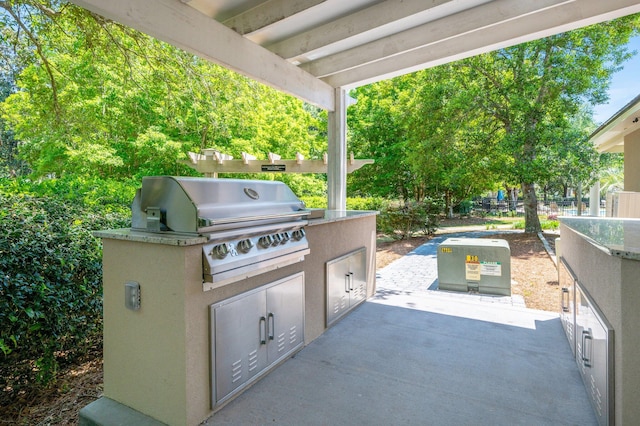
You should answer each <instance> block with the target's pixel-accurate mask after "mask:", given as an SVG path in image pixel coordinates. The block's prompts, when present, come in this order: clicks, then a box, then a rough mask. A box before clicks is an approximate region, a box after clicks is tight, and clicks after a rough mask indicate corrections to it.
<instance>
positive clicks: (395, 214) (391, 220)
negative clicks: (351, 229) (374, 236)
mask: <svg viewBox="0 0 640 426" xmlns="http://www.w3.org/2000/svg"><path fill="white" fill-rule="evenodd" d="M442 209H443V204H442V202H440V201H438V200H432V199H426V200H424V201H423V202H419V203H418V202H409V203H405V204H404V205H401V206H395V205H388V206H386V207H384V208H383V209H382V211H381V212H380V215H379V217H378V231H379V232H382V233H384V234H386V235H388V236H390V237H392V238H397V239H404V238H408V237H410V236H411V234H413V233H415V232H422V233H424V234H432V233H433V232H434V231H435V230H436V229H437V228H438V223H439V215H440V213H441V212H442Z"/></svg>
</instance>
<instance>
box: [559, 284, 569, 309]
mask: <svg viewBox="0 0 640 426" xmlns="http://www.w3.org/2000/svg"><path fill="white" fill-rule="evenodd" d="M565 296H566V298H567V304H566V305H565V304H564V300H565ZM560 306H561V308H562V312H569V289H568V288H566V287H563V288H562V295H561V296H560Z"/></svg>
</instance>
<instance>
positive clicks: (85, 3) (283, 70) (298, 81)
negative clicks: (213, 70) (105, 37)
mask: <svg viewBox="0 0 640 426" xmlns="http://www.w3.org/2000/svg"><path fill="white" fill-rule="evenodd" d="M71 1H72V2H73V3H75V4H77V5H78V6H80V7H83V8H85V9H88V10H90V11H92V12H94V13H97V14H99V15H101V16H104V17H105V18H108V19H112V20H114V21H116V22H119V23H121V24H124V25H127V26H130V27H131V28H134V29H136V30H138V31H141V32H143V33H145V34H148V35H150V36H152V37H155V38H157V39H158V40H162V41H165V42H167V43H169V44H172V45H174V46H177V47H179V48H182V49H184V50H186V51H189V52H191V53H193V54H195V55H198V56H200V57H201V58H204V59H207V60H209V61H211V62H214V63H217V64H219V65H222V66H224V67H227V68H229V69H232V70H234V71H237V72H239V73H241V74H243V75H246V76H248V77H250V78H252V79H254V80H257V81H260V82H262V83H264V84H267V85H269V86H271V87H274V88H276V89H278V90H281V91H283V92H285V93H288V94H290V95H293V96H296V97H298V98H300V99H302V100H304V101H306V102H309V103H311V104H313V105H316V106H319V107H320V108H323V109H326V110H329V111H332V110H333V108H334V105H335V102H334V98H333V97H334V90H333V88H332V87H331V86H329V85H328V84H326V83H325V82H323V81H321V80H319V79H317V78H316V77H314V76H312V75H311V74H309V73H307V72H306V71H304V70H302V69H300V68H298V67H296V66H295V65H293V64H290V63H289V62H287V61H285V60H283V59H282V58H280V57H278V56H277V55H276V54H274V53H271V52H270V51H268V50H266V49H265V48H263V47H261V46H259V45H257V44H255V43H253V42H252V41H250V40H248V39H245V38H244V37H242V36H241V35H239V34H237V33H236V32H234V31H233V30H231V29H229V28H227V27H226V26H224V25H223V24H220V23H218V22H216V21H215V20H213V19H211V18H209V17H207V16H206V15H204V14H202V13H200V12H199V11H197V10H196V9H194V8H192V7H190V6H188V5H187V4H185V3H182V2H180V1H176V0H152V1H150V0H109V1H105V0H71Z"/></svg>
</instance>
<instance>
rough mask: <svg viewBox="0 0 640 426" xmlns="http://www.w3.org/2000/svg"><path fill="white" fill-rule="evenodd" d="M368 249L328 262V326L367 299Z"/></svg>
mask: <svg viewBox="0 0 640 426" xmlns="http://www.w3.org/2000/svg"><path fill="white" fill-rule="evenodd" d="M366 258H367V256H366V248H364V247H363V248H361V249H358V250H356V251H354V252H351V253H348V254H346V255H344V256H341V257H339V258H336V259H333V260H331V261H329V262H327V283H326V286H327V326H329V325H331V324H332V323H334V322H335V321H336V320H338V319H339V318H340V317H342V316H343V315H344V314H346V313H347V312H348V311H349V310H350V309H351V308H353V307H355V306H356V305H357V304H358V303H360V302H362V301H364V300H365V299H366V297H367V267H366Z"/></svg>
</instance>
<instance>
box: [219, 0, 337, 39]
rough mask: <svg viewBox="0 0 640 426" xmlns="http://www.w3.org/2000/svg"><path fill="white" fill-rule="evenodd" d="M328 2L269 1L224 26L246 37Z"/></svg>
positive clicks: (300, 0) (306, 0)
mask: <svg viewBox="0 0 640 426" xmlns="http://www.w3.org/2000/svg"><path fill="white" fill-rule="evenodd" d="M325 1H326V0H269V1H266V2H264V3H262V4H260V5H259V6H256V7H254V8H253V9H250V10H248V11H246V12H244V13H241V14H239V15H237V16H234V17H232V18H229V19H227V20H225V21H224V22H223V24H224V25H225V26H227V27H229V28H231V29H232V30H234V31H235V32H237V33H238V34H241V35H246V34H250V33H252V32H254V31H257V30H259V29H262V28H265V27H267V26H269V25H272V24H275V23H278V22H282V21H284V20H285V19H287V18H289V17H291V16H293V15H295V14H297V13H300V12H302V11H305V10H307V9H310V8H312V7H314V6H317V5H319V4H320V3H324V2H325Z"/></svg>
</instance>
